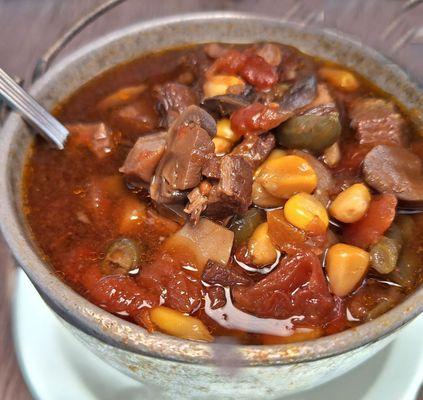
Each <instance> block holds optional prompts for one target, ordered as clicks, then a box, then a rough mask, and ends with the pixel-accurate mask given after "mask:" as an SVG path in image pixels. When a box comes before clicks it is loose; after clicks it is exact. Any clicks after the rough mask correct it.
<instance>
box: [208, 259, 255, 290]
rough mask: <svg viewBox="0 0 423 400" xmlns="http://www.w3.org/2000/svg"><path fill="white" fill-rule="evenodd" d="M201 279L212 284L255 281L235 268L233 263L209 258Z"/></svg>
mask: <svg viewBox="0 0 423 400" xmlns="http://www.w3.org/2000/svg"><path fill="white" fill-rule="evenodd" d="M201 279H202V280H203V281H204V282H206V283H208V284H210V285H221V286H229V287H232V286H235V285H249V284H251V283H253V281H252V279H251V278H250V277H248V276H247V275H245V274H243V273H241V272H240V271H237V270H235V268H233V267H232V266H231V265H222V264H220V263H217V262H215V261H212V260H208V261H207V264H206V266H205V267H204V270H203V275H202V277H201Z"/></svg>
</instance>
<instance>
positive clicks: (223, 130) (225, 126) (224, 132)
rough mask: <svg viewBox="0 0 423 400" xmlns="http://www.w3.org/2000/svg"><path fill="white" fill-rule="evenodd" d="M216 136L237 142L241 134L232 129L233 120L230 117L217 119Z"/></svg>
mask: <svg viewBox="0 0 423 400" xmlns="http://www.w3.org/2000/svg"><path fill="white" fill-rule="evenodd" d="M216 136H217V137H219V138H222V139H226V140H228V141H229V142H231V143H236V142H237V141H238V140H239V139H240V136H239V135H237V134H236V133H235V132H234V131H233V130H232V128H231V121H230V120H229V119H221V120H219V121H217V132H216Z"/></svg>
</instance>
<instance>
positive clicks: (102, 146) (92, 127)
mask: <svg viewBox="0 0 423 400" xmlns="http://www.w3.org/2000/svg"><path fill="white" fill-rule="evenodd" d="M66 128H67V129H68V130H69V132H70V134H71V136H70V138H69V143H70V144H71V145H72V144H73V145H77V146H85V147H87V148H88V149H89V150H90V151H91V152H92V153H94V154H95V155H96V156H97V158H99V159H103V158H105V157H107V155H109V154H110V153H111V152H112V150H113V149H114V147H115V145H116V144H115V141H114V135H113V132H112V131H111V130H110V129H109V128H108V127H107V126H106V125H105V124H104V123H103V122H99V123H92V124H88V123H87V124H69V125H66Z"/></svg>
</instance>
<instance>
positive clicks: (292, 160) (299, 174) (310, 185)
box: [256, 155, 317, 199]
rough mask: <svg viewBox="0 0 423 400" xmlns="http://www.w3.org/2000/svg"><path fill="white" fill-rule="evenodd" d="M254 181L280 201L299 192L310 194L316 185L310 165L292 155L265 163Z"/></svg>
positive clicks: (314, 173) (314, 175)
mask: <svg viewBox="0 0 423 400" xmlns="http://www.w3.org/2000/svg"><path fill="white" fill-rule="evenodd" d="M256 180H257V181H258V182H259V183H260V184H261V185H262V186H263V188H264V189H265V190H266V191H267V192H269V194H271V195H272V196H275V197H278V198H281V199H287V198H289V197H291V196H292V195H294V194H296V193H300V192H305V193H311V192H313V190H314V189H315V188H316V185H317V175H316V172H315V171H314V169H313V168H312V167H311V165H310V164H309V163H308V162H307V161H306V160H305V159H304V158H302V157H298V156H293V155H290V156H284V157H279V158H275V159H273V160H269V161H268V162H266V165H264V166H263V168H262V169H261V171H260V174H259V175H258V176H257V178H256Z"/></svg>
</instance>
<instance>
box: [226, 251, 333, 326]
mask: <svg viewBox="0 0 423 400" xmlns="http://www.w3.org/2000/svg"><path fill="white" fill-rule="evenodd" d="M233 298H234V303H235V305H236V306H237V307H238V308H240V309H242V310H243V311H245V312H248V313H251V314H254V315H256V316H259V317H263V318H279V319H284V318H289V317H292V316H300V317H299V320H300V321H299V323H300V324H311V325H315V326H319V325H321V324H322V322H324V321H327V319H328V318H330V316H331V313H332V311H333V309H334V305H335V304H334V300H333V297H332V296H331V294H330V293H329V289H328V286H327V283H326V280H325V276H324V274H323V270H322V267H321V264H320V261H319V259H318V257H317V256H316V255H315V254H313V253H312V252H309V251H307V252H306V251H304V252H302V253H298V254H295V255H293V256H287V257H285V258H284V259H283V260H282V261H281V263H280V265H279V266H278V267H277V269H276V270H274V271H273V272H271V273H270V274H269V275H267V276H266V277H265V278H263V279H262V280H260V281H259V282H258V283H256V284H255V285H253V286H250V287H247V288H242V287H239V288H234V289H233Z"/></svg>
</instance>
